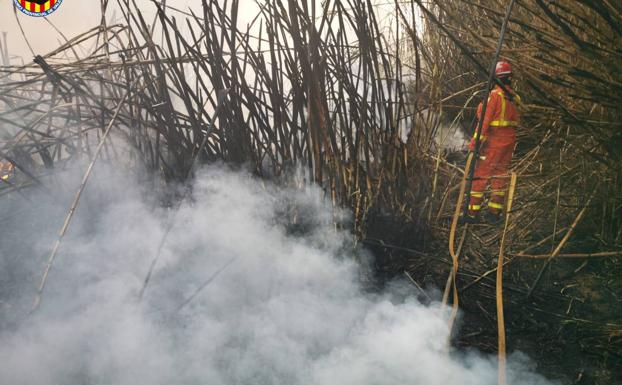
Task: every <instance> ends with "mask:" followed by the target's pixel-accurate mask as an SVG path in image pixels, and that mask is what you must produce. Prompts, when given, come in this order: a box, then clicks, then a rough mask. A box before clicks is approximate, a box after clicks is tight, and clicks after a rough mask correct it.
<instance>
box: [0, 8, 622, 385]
mask: <svg viewBox="0 0 622 385" xmlns="http://www.w3.org/2000/svg"><path fill="white" fill-rule="evenodd" d="M377 3H378V2H374V1H371V0H367V1H362V0H361V1H341V0H330V1H323V2H321V4H320V2H318V3H317V4H315V2H313V1H310V2H299V1H294V0H290V1H286V0H271V1H266V2H258V5H259V13H258V15H257V17H256V18H255V19H254V20H253V21H252V23H251V24H249V25H244V26H241V25H240V22H239V21H238V9H239V6H240V2H239V1H236V0H233V1H214V0H204V1H203V5H202V7H201V8H200V9H192V10H187V9H176V8H174V4H171V2H165V1H162V2H161V1H154V2H153V4H152V7H153V9H155V10H156V11H157V12H156V17H155V18H153V19H146V16H145V15H144V13H141V10H140V9H139V8H138V6H137V5H136V4H135V3H134V1H130V0H119V1H118V4H115V7H117V8H118V9H120V10H121V14H118V15H117V19H116V20H110V19H106V18H103V19H102V23H101V25H99V26H97V27H95V28H93V29H92V30H90V31H87V32H85V33H83V34H81V35H78V36H71V37H65V36H64V35H62V28H61V27H59V28H58V29H59V34H60V36H62V38H63V40H64V43H63V44H62V45H61V46H60V47H59V48H57V49H55V50H54V51H52V52H50V53H48V54H46V55H42V56H37V57H36V58H35V60H34V62H30V63H27V64H24V65H15V64H14V63H13V62H11V61H10V60H9V55H8V49H7V47H6V41H3V47H2V49H0V52H1V53H2V57H3V66H2V67H0V124H1V125H2V127H3V129H2V131H1V132H0V135H2V137H0V140H1V142H0V157H2V158H3V162H11V164H13V165H14V166H15V170H14V175H13V176H12V177H11V178H10V179H8V180H3V181H2V182H1V183H2V185H1V186H0V197H1V198H3V199H6V198H7V197H8V196H11V195H12V194H19V193H20V192H21V190H23V189H26V188H45V183H44V182H43V181H42V179H41V178H42V175H45V174H46V173H49V171H47V169H53V168H58V167H64V166H65V165H66V164H67V163H68V162H70V161H72V160H73V159H83V160H87V161H91V160H93V157H94V155H95V154H96V148H97V146H98V144H100V143H102V140H103V139H104V138H106V131H107V129H110V138H109V139H107V140H106V141H105V142H103V145H102V147H101V149H102V151H101V154H100V157H101V158H102V159H103V160H104V161H110V162H114V161H118V162H120V163H121V164H123V166H124V167H128V168H132V167H139V168H144V169H147V170H149V171H150V172H151V174H152V175H153V176H155V177H156V178H158V179H161V180H162V181H165V182H166V183H178V182H186V181H187V180H188V179H189V178H191V176H192V171H193V164H194V163H195V160H197V161H198V162H202V163H213V162H225V163H228V164H231V165H233V166H235V167H247V168H250V169H251V170H252V171H253V172H254V173H255V174H257V175H258V176H260V177H267V178H273V179H280V178H281V177H282V178H283V179H286V178H287V177H288V176H289V175H291V173H292V172H295V171H296V170H297V169H298V168H303V169H305V170H307V175H308V182H309V183H316V184H318V185H321V186H322V187H323V189H324V190H325V192H326V194H327V196H328V197H330V199H331V200H332V201H333V202H334V204H335V205H338V206H342V207H347V208H349V209H350V210H351V212H352V218H353V231H354V232H355V234H356V236H357V238H358V239H359V240H360V241H362V242H363V243H364V244H366V245H367V246H368V247H370V248H371V249H372V250H373V251H374V252H375V253H376V254H377V256H378V258H377V270H378V272H379V276H381V277H383V278H387V277H394V276H398V275H402V274H403V272H408V273H409V275H410V277H412V278H413V279H414V280H415V281H417V282H419V283H420V284H421V285H423V286H425V285H435V286H437V287H443V286H444V285H445V281H446V279H447V274H448V273H449V271H450V266H451V261H450V258H449V254H448V252H447V251H446V250H447V242H448V237H449V231H450V222H451V217H452V215H453V212H454V206H455V202H456V200H457V194H458V191H459V182H460V179H461V178H462V175H463V173H464V171H463V167H464V164H463V159H464V157H463V154H460V153H459V151H452V150H451V149H449V148H448V146H447V145H446V144H444V143H443V140H442V139H443V138H445V137H447V136H448V135H451V133H453V132H454V131H455V130H458V132H461V131H465V132H466V135H470V134H472V130H473V116H474V110H475V107H476V106H477V103H479V102H480V101H481V99H482V95H483V88H484V84H485V80H486V71H487V68H489V66H490V60H491V57H492V56H493V54H494V51H495V47H496V44H497V41H498V38H499V30H500V28H501V23H502V20H503V16H504V13H505V8H506V5H507V2H505V1H496V0H483V1H466V0H465V1H461V0H432V1H425V2H424V1H419V0H415V1H395V2H388V4H387V2H383V4H382V5H379V4H377ZM112 6H113V4H112V3H111V4H108V0H103V1H102V10H104V11H106V9H107V8H111V7H112ZM381 8H382V11H380V9H381ZM421 15H423V17H421ZM621 36H622V6H620V4H619V3H618V2H615V1H575V2H545V1H541V0H522V1H518V2H517V3H516V6H515V7H514V10H513V12H512V14H511V17H510V22H509V26H508V32H507V35H506V38H505V40H504V45H503V49H502V51H501V55H502V57H503V58H505V59H508V60H510V61H511V62H512V63H513V65H514V68H515V72H516V73H515V76H514V77H515V79H516V90H517V92H518V93H519V94H520V95H521V97H522V100H523V105H522V106H521V114H522V120H521V125H520V129H519V131H518V142H519V144H518V147H517V149H516V152H515V155H514V159H513V162H512V170H513V171H514V172H516V173H517V175H518V184H517V186H516V192H515V198H514V204H513V208H512V212H511V215H510V222H509V223H508V227H507V231H506V240H505V247H504V253H505V258H506V259H505V261H504V264H503V266H504V269H505V282H504V289H505V291H504V295H505V300H506V323H507V333H508V336H507V339H508V346H509V350H513V349H521V350H524V351H527V352H529V353H530V354H531V355H532V356H533V357H534V358H535V359H536V360H538V361H539V363H540V364H541V365H542V370H543V371H545V372H547V371H548V372H550V373H552V374H553V375H554V376H557V377H563V378H565V380H566V381H568V383H577V384H592V383H595V384H601V383H602V384H605V383H607V384H611V383H612V381H615V378H622V367H621V366H620V363H621V362H622V347H621V346H622V345H621V341H622V338H621V337H622V323H621V321H620V319H621V316H622V312H621V310H620V309H622V306H621V298H620V296H622V281H621V280H620V276H621V274H622V269H621V266H622V263H621V261H620V257H621V256H622V195H621V193H622V188H621V184H622V174H621V170H622V167H621V166H622V152H621V151H620V149H621V148H622V134H621V133H622V116H620V115H621V112H620V111H621V110H620V106H621V105H622V37H621ZM469 131H470V132H469ZM501 236H502V231H501V228H500V227H495V226H474V227H471V228H470V229H469V230H468V231H466V232H464V236H463V237H462V238H461V239H460V241H461V242H460V244H461V246H462V247H461V249H460V251H461V253H460V267H459V270H458V275H457V288H458V291H459V293H460V298H461V306H462V307H463V309H464V313H465V314H464V319H463V322H462V327H461V328H460V331H459V333H458V334H457V335H456V338H455V341H454V343H455V344H456V345H459V346H478V347H480V348H482V349H484V350H489V351H494V350H495V349H496V338H497V336H496V314H495V310H494V308H495V295H496V294H495V274H496V266H497V260H496V258H498V255H499V241H500V238H501Z"/></svg>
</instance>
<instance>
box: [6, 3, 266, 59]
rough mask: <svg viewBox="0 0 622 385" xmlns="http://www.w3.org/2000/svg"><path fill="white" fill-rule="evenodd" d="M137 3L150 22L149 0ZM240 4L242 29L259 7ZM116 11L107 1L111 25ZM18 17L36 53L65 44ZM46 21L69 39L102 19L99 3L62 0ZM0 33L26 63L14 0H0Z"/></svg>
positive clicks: (37, 21) (36, 22)
mask: <svg viewBox="0 0 622 385" xmlns="http://www.w3.org/2000/svg"><path fill="white" fill-rule="evenodd" d="M201 1H202V0H174V1H171V0H169V1H167V4H168V5H170V6H173V7H175V8H177V9H180V10H188V8H192V9H195V10H197V9H200V8H201ZM223 3H224V1H223ZM136 4H137V5H138V6H139V7H140V8H141V9H142V10H143V16H144V17H145V19H146V20H153V17H154V16H155V7H154V6H153V2H152V0H136ZM239 4H240V6H239V25H240V26H242V27H243V26H245V25H246V24H247V23H249V22H250V21H251V20H252V18H253V17H254V16H255V15H256V14H257V12H258V7H257V5H256V2H255V0H240V2H239ZM116 9H117V2H116V0H110V1H109V5H108V10H107V12H106V17H107V20H108V21H109V22H114V21H115V20H117V18H118V20H120V18H121V17H122V14H121V13H120V12H119V11H118V10H116ZM199 14H200V12H199ZM17 17H18V18H19V20H20V23H21V24H22V27H23V28H24V33H25V35H26V38H27V39H28V42H29V43H30V44H31V46H32V47H33V50H34V51H35V54H38V55H44V54H46V53H48V52H51V51H53V50H54V48H56V47H58V46H59V45H60V43H62V42H64V41H63V39H62V37H61V36H60V35H59V34H58V33H57V32H56V31H55V30H54V28H53V27H52V26H50V24H49V23H48V22H46V21H45V20H44V18H40V17H31V16H28V15H25V14H23V13H21V12H20V11H17ZM47 19H48V20H49V21H50V22H52V23H53V24H54V25H55V26H56V27H57V28H58V29H60V30H61V31H62V32H63V34H64V35H65V36H66V37H67V38H69V39H71V38H72V37H74V36H76V35H78V34H80V33H83V32H86V31H88V30H89V29H91V28H93V27H96V26H97V25H99V22H100V20H101V6H100V0H63V3H62V4H61V6H60V7H59V8H58V10H56V11H55V12H54V13H52V14H51V15H49V16H47ZM1 32H7V41H8V46H9V52H10V53H11V54H12V55H14V56H19V57H22V58H23V59H24V60H25V61H26V62H28V61H30V60H31V58H32V54H31V53H30V50H29V49H28V46H27V44H26V42H25V40H24V37H23V36H22V34H21V31H20V29H19V26H18V23H17V21H16V20H15V14H14V12H13V0H0V33H1ZM17 63H19V62H18V61H16V62H14V63H13V64H17Z"/></svg>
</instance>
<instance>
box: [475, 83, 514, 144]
mask: <svg viewBox="0 0 622 385" xmlns="http://www.w3.org/2000/svg"><path fill="white" fill-rule="evenodd" d="M506 88H508V90H509V91H510V92H512V94H513V97H514V99H515V100H516V101H520V98H519V96H518V95H516V94H514V93H513V91H512V90H511V89H510V88H509V87H507V86H506ZM481 116H482V103H480V104H479V106H478V107H477V118H478V119H481ZM519 119H520V118H519V115H518V110H517V108H516V104H515V103H514V102H512V101H510V100H509V99H508V98H506V97H505V95H504V92H503V90H502V89H501V87H499V86H496V87H495V88H493V90H492V91H490V96H488V105H487V106H486V115H485V116H484V122H483V125H482V132H481V134H480V142H483V141H485V140H486V139H489V137H490V135H495V134H500V135H503V134H504V131H507V130H505V129H504V128H510V129H511V134H512V135H513V134H514V128H516V126H518V124H519ZM475 135H477V131H475V134H474V137H475Z"/></svg>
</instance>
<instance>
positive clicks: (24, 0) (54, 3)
mask: <svg viewBox="0 0 622 385" xmlns="http://www.w3.org/2000/svg"><path fill="white" fill-rule="evenodd" d="M62 2H63V0H14V3H15V6H16V7H17V8H18V9H19V10H20V11H22V12H23V13H25V14H26V15H28V16H35V17H40V16H47V15H49V14H50V13H52V12H54V11H56V10H57V9H58V7H59V6H60V4H61V3H62Z"/></svg>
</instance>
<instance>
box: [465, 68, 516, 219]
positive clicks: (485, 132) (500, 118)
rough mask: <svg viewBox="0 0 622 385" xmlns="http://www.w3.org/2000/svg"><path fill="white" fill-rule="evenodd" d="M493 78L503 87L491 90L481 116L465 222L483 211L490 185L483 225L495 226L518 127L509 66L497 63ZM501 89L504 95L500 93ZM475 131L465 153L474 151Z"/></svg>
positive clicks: (478, 110)
mask: <svg viewBox="0 0 622 385" xmlns="http://www.w3.org/2000/svg"><path fill="white" fill-rule="evenodd" d="M495 76H496V77H497V79H499V82H500V83H501V84H503V88H502V87H500V86H499V85H498V84H497V85H496V86H495V87H494V88H493V89H492V91H491V92H490V95H489V97H488V105H487V107H486V113H485V115H484V121H483V124H482V130H481V133H480V148H479V150H480V151H479V159H478V160H477V162H476V166H475V172H474V175H473V181H472V185H471V194H470V201H469V207H468V215H467V217H466V218H464V221H465V222H470V223H477V222H479V221H480V213H481V211H482V209H483V203H484V198H485V191H486V189H487V187H488V184H490V185H491V188H492V192H491V194H490V197H489V200H488V204H487V207H486V212H485V213H484V215H485V217H486V218H485V219H486V222H490V223H498V222H500V221H501V219H502V215H501V214H502V212H503V205H504V203H505V193H506V189H507V185H508V177H507V174H508V169H509V167H510V161H511V160H512V154H513V153H514V146H515V145H516V127H517V126H518V123H519V115H518V110H517V105H518V104H519V103H520V98H519V96H518V95H517V94H516V93H514V91H513V90H512V66H511V65H510V63H509V62H507V61H499V62H498V63H497V65H496V67H495ZM504 89H505V91H504ZM481 112H482V103H480V104H479V106H478V108H477V117H478V119H482V116H481ZM476 135H477V130H476V132H475V135H474V136H473V139H471V142H470V143H469V150H470V151H474V150H475V142H476V140H475V139H476V138H475V136H476Z"/></svg>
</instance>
